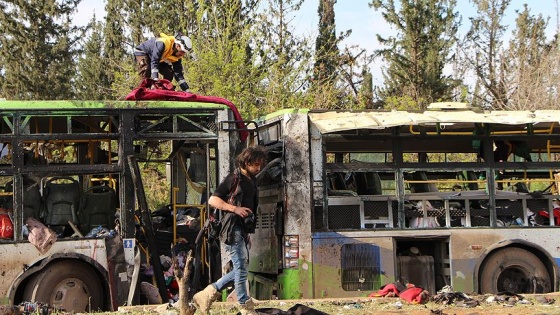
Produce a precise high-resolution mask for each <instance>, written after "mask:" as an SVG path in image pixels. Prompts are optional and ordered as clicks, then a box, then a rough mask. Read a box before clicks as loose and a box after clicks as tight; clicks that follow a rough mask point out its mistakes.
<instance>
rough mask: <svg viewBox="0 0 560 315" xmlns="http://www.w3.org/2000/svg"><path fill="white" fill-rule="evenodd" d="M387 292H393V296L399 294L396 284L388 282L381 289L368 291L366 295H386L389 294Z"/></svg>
mask: <svg viewBox="0 0 560 315" xmlns="http://www.w3.org/2000/svg"><path fill="white" fill-rule="evenodd" d="M389 293H394V295H393V296H397V295H399V290H398V289H397V286H396V285H394V284H392V283H389V284H387V285H386V286H384V287H383V288H382V289H380V290H379V291H377V292H373V293H370V295H368V297H381V296H387V294H389Z"/></svg>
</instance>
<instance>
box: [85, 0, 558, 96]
mask: <svg viewBox="0 0 560 315" xmlns="http://www.w3.org/2000/svg"><path fill="white" fill-rule="evenodd" d="M369 2H371V0H338V1H337V3H336V4H335V6H334V10H335V22H336V30H337V33H340V32H343V31H346V30H350V29H351V30H352V34H351V35H350V36H349V37H348V38H346V39H345V40H344V42H343V43H342V44H341V45H342V46H341V47H340V48H341V49H343V48H344V47H345V46H348V47H351V46H354V45H359V46H360V47H361V48H365V49H366V50H367V51H368V53H373V51H374V50H376V49H379V48H381V47H380V46H379V45H378V43H377V40H376V34H382V35H385V36H386V35H388V34H389V35H390V34H391V33H393V32H394V30H392V29H391V27H390V26H389V25H388V24H387V23H385V21H384V20H383V18H382V17H381V14H380V13H379V12H377V11H375V10H374V9H373V8H370V7H369V6H368V3H369ZM396 2H398V1H396ZM457 2H458V6H457V10H458V11H459V12H460V14H461V15H462V24H463V26H462V27H461V29H460V31H461V32H463V33H466V32H467V30H468V22H469V20H468V18H469V17H472V16H474V15H475V13H476V11H475V9H474V7H473V5H472V3H471V1H467V0H458V1H457ZM105 3H106V1H105V0H103V1H101V0H83V1H82V2H81V4H80V5H79V7H78V13H77V14H76V18H75V23H76V24H78V25H84V24H86V23H87V22H89V20H90V19H91V17H92V16H93V14H94V13H95V15H96V17H97V18H98V19H100V18H103V17H104V16H105V10H104V7H105ZM318 3H319V0H305V1H304V4H303V6H302V8H301V10H300V13H299V14H298V16H296V17H295V18H294V21H293V23H294V29H295V30H297V31H300V32H302V34H304V35H317V25H318V15H317V8H318ZM524 3H528V4H529V9H530V10H531V13H532V14H533V15H538V14H542V16H543V17H545V18H546V17H550V21H549V34H550V35H549V36H550V38H551V37H552V35H553V34H554V32H555V30H556V29H557V25H558V21H557V17H556V11H557V10H556V0H511V2H510V5H509V8H508V12H507V13H506V17H505V19H504V23H506V24H508V25H509V26H510V27H513V26H515V16H516V14H515V11H516V10H517V11H520V10H522V9H523V4H524ZM381 67H382V64H381V62H380V61H376V62H375V63H374V64H373V65H372V66H371V68H372V73H373V77H374V82H373V83H374V85H381V84H382V82H381V81H382V79H381Z"/></svg>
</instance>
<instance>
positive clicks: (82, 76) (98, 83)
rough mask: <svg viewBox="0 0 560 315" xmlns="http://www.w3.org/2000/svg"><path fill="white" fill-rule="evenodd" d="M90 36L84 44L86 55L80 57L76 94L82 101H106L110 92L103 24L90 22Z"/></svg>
mask: <svg viewBox="0 0 560 315" xmlns="http://www.w3.org/2000/svg"><path fill="white" fill-rule="evenodd" d="M90 25H91V29H90V34H89V36H87V40H86V42H85V44H84V54H83V55H82V56H80V57H79V59H78V63H77V67H78V76H77V78H76V85H75V88H76V94H77V97H78V98H79V99H82V100H103V99H106V96H107V91H108V87H109V86H108V85H107V82H108V78H107V72H106V71H107V68H106V65H107V62H106V59H105V58H104V54H103V51H104V50H103V24H102V23H101V22H97V21H96V20H95V16H94V17H93V19H92V21H91V22H90Z"/></svg>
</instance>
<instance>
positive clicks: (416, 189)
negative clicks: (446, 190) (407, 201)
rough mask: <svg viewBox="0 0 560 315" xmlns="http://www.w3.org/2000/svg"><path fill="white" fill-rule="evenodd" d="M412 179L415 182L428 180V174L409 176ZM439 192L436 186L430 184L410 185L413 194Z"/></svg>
mask: <svg viewBox="0 0 560 315" xmlns="http://www.w3.org/2000/svg"><path fill="white" fill-rule="evenodd" d="M409 175H410V177H411V178H410V179H411V180H414V181H421V180H428V176H427V175H426V172H422V171H418V172H412V173H410V174H409ZM436 191H438V189H437V187H436V184H429V183H410V192H412V193H425V192H436Z"/></svg>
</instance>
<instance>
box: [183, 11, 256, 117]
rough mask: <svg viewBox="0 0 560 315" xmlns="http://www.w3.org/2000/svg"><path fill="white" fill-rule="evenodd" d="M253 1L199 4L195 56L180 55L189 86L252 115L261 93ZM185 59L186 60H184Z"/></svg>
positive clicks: (245, 115) (254, 115)
mask: <svg viewBox="0 0 560 315" xmlns="http://www.w3.org/2000/svg"><path fill="white" fill-rule="evenodd" d="M253 4H254V2H253V1H247V3H246V4H243V3H242V1H240V0H231V1H223V2H222V1H212V2H205V3H202V2H201V3H200V7H199V8H198V10H197V22H196V24H197V26H198V29H197V30H196V33H194V34H189V35H191V37H192V39H193V54H194V55H195V56H196V58H195V59H188V58H183V59H184V62H183V64H184V65H185V69H186V71H188V79H187V81H188V82H189V85H191V89H192V90H193V91H195V92H197V93H200V94H204V95H219V96H221V97H225V98H228V99H230V100H231V101H233V102H234V103H235V104H236V105H237V106H238V109H239V110H240V111H241V112H242V114H243V115H244V117H247V118H251V117H253V118H254V117H256V115H257V114H258V107H257V104H256V101H255V100H256V99H257V98H258V96H260V95H262V73H261V72H260V71H259V69H258V68H257V67H256V66H255V64H256V62H255V59H256V57H257V56H255V54H254V53H253V51H252V48H251V46H250V44H251V43H252V41H253V38H254V34H255V30H254V25H253V22H254V15H255V14H256V7H255V6H254V5H253ZM185 59H186V60H185Z"/></svg>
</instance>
